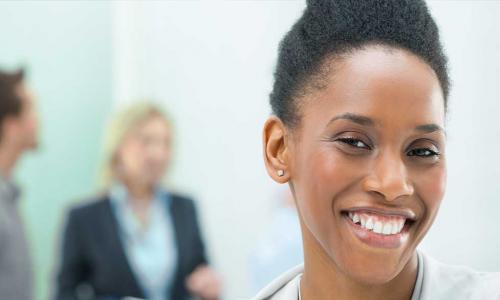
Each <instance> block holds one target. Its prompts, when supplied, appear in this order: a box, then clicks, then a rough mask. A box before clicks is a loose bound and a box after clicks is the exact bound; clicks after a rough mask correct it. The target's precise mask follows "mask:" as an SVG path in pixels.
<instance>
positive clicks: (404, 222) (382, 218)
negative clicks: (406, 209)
mask: <svg viewBox="0 0 500 300" xmlns="http://www.w3.org/2000/svg"><path fill="white" fill-rule="evenodd" d="M343 216H344V218H343V219H344V220H345V221H346V223H347V225H348V227H349V229H350V231H351V232H352V233H353V234H354V235H355V236H356V237H357V238H358V239H359V240H361V241H362V242H364V243H365V244H367V245H369V246H372V247H377V248H398V247H400V246H401V245H402V244H404V243H405V242H406V241H407V240H408V236H409V227H410V226H411V224H412V223H413V220H411V219H410V218H408V217H407V216H405V215H403V214H394V213H387V214H384V213H376V212H374V211H363V210H354V211H348V212H344V213H343Z"/></svg>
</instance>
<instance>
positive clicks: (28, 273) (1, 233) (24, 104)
mask: <svg viewBox="0 0 500 300" xmlns="http://www.w3.org/2000/svg"><path fill="white" fill-rule="evenodd" d="M37 144H38V118H37V114H36V111H35V109H34V97H33V95H32V94H31V92H30V90H29V88H28V86H27V85H26V83H25V82H24V72H23V71H22V70H20V71H16V72H13V73H6V72H3V71H0V299H15V300H30V299H33V274H32V263H31V257H30V253H29V243H28V241H27V239H26V234H25V228H24V224H23V221H22V219H21V216H20V214H19V209H18V200H19V196H20V190H19V188H18V187H17V186H16V184H15V183H14V181H13V179H12V173H13V172H14V169H15V167H16V164H17V162H18V161H19V158H20V157H21V155H22V154H23V153H24V152H26V151H28V150H32V149H35V148H36V147H37Z"/></svg>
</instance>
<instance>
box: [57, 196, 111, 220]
mask: <svg viewBox="0 0 500 300" xmlns="http://www.w3.org/2000/svg"><path fill="white" fill-rule="evenodd" d="M110 207H111V206H110V197H109V195H108V193H107V192H101V193H99V194H95V195H93V196H89V197H85V198H82V199H80V200H78V201H77V202H76V203H73V204H71V205H70V206H69V207H68V209H67V211H68V213H67V214H68V217H69V218H82V217H83V218H85V217H86V216H93V215H95V214H96V213H98V212H99V211H102V210H106V209H110Z"/></svg>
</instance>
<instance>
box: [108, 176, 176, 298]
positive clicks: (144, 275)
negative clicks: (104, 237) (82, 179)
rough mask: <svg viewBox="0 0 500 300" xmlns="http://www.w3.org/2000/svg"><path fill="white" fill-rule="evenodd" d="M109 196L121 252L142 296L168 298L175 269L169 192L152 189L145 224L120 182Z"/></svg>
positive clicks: (174, 245) (173, 234)
mask: <svg viewBox="0 0 500 300" xmlns="http://www.w3.org/2000/svg"><path fill="white" fill-rule="evenodd" d="M110 198H111V203H112V207H113V212H114V214H115V215H116V218H117V220H118V224H119V228H120V238H121V241H122V244H123V245H124V248H125V249H124V250H125V254H126V256H127V258H128V261H129V263H130V266H131V268H132V270H133V272H134V274H135V278H136V279H137V280H138V283H139V285H140V286H141V287H142V289H143V291H144V292H145V296H146V298H147V299H151V300H170V299H169V295H170V291H171V286H172V284H173V280H174V278H175V272H176V268H177V248H176V243H175V233H174V227H173V223H172V217H171V215H170V205H171V198H170V196H169V194H168V193H167V192H166V191H164V190H163V189H161V188H157V189H156V190H155V194H154V198H153V199H152V201H151V204H150V205H151V206H150V208H149V212H148V216H147V218H146V220H147V221H146V225H145V226H141V224H140V223H139V220H138V219H137V217H136V216H135V215H134V213H133V211H132V207H131V200H130V198H129V197H128V193H127V190H126V188H125V187H124V186H123V185H121V184H115V185H114V186H113V187H112V188H111V191H110ZM172 300H173V299H172Z"/></svg>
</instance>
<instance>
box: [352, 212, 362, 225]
mask: <svg viewBox="0 0 500 300" xmlns="http://www.w3.org/2000/svg"><path fill="white" fill-rule="evenodd" d="M360 220H361V219H360V218H359V216H358V215H356V214H354V217H353V218H352V221H353V222H354V223H358V222H359V221H360Z"/></svg>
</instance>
